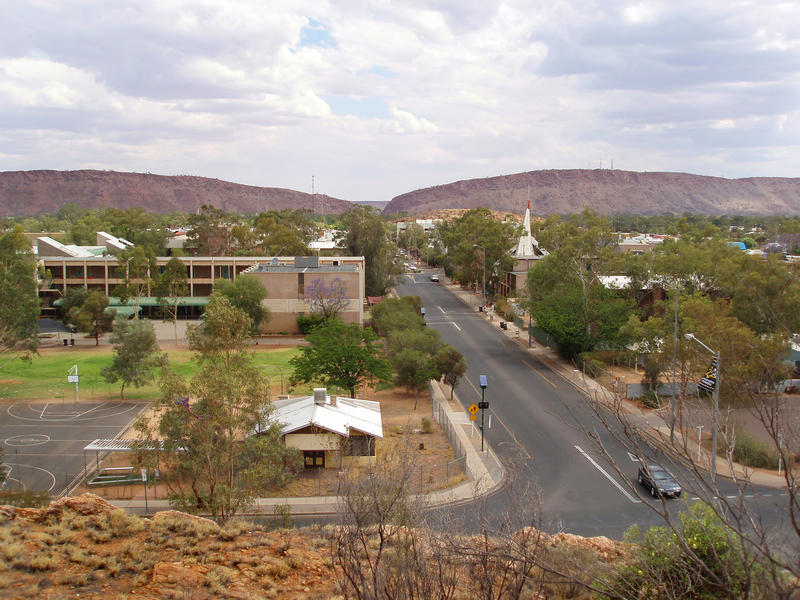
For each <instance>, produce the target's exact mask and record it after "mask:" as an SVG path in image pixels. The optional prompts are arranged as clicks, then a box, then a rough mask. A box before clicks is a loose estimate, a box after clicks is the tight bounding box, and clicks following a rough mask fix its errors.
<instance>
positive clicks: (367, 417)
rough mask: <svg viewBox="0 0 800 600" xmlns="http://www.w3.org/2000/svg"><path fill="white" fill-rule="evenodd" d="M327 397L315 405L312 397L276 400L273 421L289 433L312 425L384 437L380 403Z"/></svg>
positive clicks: (282, 431) (337, 430)
mask: <svg viewBox="0 0 800 600" xmlns="http://www.w3.org/2000/svg"><path fill="white" fill-rule="evenodd" d="M334 400H335V404H334V403H331V397H330V396H325V404H322V405H320V404H315V403H314V397H313V396H303V397H300V398H288V399H285V400H276V401H275V402H273V403H272V407H273V410H272V414H271V415H270V420H272V421H275V422H278V423H280V424H281V433H282V434H284V435H286V434H287V433H292V432H293V431H298V430H300V429H303V428H305V427H308V426H310V425H314V426H315V427H319V428H320V429H325V430H326V431H330V432H332V433H337V434H339V435H342V436H345V437H349V436H350V429H355V430H356V431H360V432H361V433H365V434H367V435H372V436H375V437H379V438H382V437H383V425H382V423H381V405H380V402H372V401H370V400H360V399H357V398H343V397H341V396H339V397H336V398H335V399H334Z"/></svg>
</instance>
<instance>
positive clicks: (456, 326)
mask: <svg viewBox="0 0 800 600" xmlns="http://www.w3.org/2000/svg"><path fill="white" fill-rule="evenodd" d="M450 324H451V325H452V326H453V327H455V328H456V329H458V330H459V331H461V327H459V326H458V325H456V324H455V323H450Z"/></svg>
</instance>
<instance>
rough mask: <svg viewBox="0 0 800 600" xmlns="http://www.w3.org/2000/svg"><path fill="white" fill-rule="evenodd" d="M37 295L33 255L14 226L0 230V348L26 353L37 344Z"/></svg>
mask: <svg viewBox="0 0 800 600" xmlns="http://www.w3.org/2000/svg"><path fill="white" fill-rule="evenodd" d="M39 310H40V309H39V294H38V282H37V280H36V256H35V255H34V254H33V251H32V250H31V245H30V242H29V241H28V239H27V238H26V237H25V236H24V235H23V234H22V228H21V227H19V226H17V227H14V228H12V229H10V230H6V231H4V232H2V233H0V349H1V350H2V351H8V350H15V349H19V350H22V351H23V352H24V353H25V355H26V356H30V353H33V352H36V349H37V348H38V346H39V325H38V318H39Z"/></svg>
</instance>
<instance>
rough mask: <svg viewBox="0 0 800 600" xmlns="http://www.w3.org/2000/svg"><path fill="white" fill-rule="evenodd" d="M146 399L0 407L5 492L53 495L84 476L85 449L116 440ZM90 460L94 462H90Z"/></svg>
mask: <svg viewBox="0 0 800 600" xmlns="http://www.w3.org/2000/svg"><path fill="white" fill-rule="evenodd" d="M147 406H148V403H145V402H120V401H107V402H78V403H75V402H68V401H66V402H63V401H59V402H33V403H26V402H18V403H16V404H11V405H8V406H2V407H0V444H2V447H3V461H2V462H3V469H4V470H5V471H6V472H7V473H8V478H7V479H6V482H5V484H4V485H3V490H7V491H17V490H19V491H26V490H30V491H36V492H42V491H48V492H50V495H51V497H57V496H59V495H61V494H63V493H64V492H65V491H69V490H70V489H71V488H72V487H73V486H74V485H76V484H77V483H78V482H79V481H80V480H81V479H82V478H83V476H84V467H85V466H86V465H85V464H84V460H88V458H86V457H85V454H84V452H83V448H84V447H85V446H86V445H87V444H89V443H90V442H91V441H93V440H95V439H97V438H115V437H117V436H118V435H120V434H121V433H122V432H123V431H125V430H126V429H127V428H128V426H129V425H131V424H132V423H133V422H134V421H135V420H136V417H138V416H139V414H140V413H141V412H142V411H143V410H144V409H145V408H146V407H147ZM90 462H93V461H90Z"/></svg>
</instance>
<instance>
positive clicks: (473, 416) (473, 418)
mask: <svg viewBox="0 0 800 600" xmlns="http://www.w3.org/2000/svg"><path fill="white" fill-rule="evenodd" d="M469 420H470V421H477V420H478V415H470V416H469Z"/></svg>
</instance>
